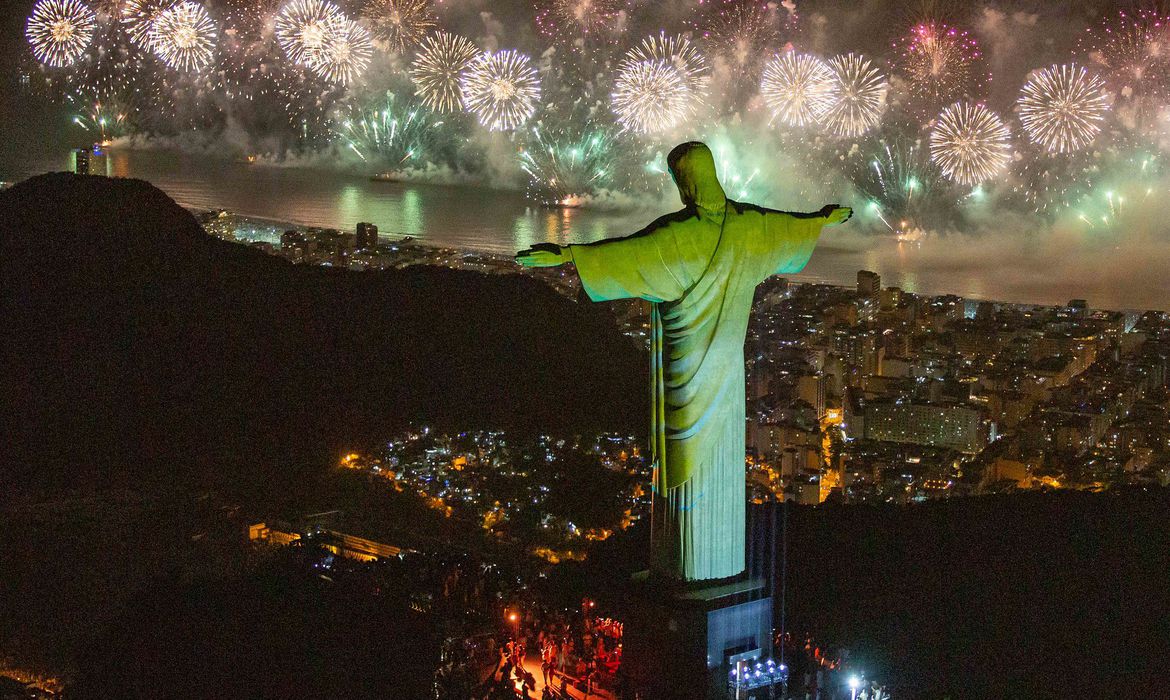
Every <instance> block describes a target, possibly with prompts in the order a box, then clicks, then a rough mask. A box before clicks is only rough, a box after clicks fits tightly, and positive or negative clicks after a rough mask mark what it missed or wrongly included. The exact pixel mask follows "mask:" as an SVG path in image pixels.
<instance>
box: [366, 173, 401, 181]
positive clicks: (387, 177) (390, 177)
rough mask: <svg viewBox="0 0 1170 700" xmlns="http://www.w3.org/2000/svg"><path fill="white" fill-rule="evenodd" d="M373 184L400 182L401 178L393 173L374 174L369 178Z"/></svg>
mask: <svg viewBox="0 0 1170 700" xmlns="http://www.w3.org/2000/svg"><path fill="white" fill-rule="evenodd" d="M370 180H371V181H373V182H402V177H401V176H400V175H399V174H398V173H395V172H385V173H374V174H373V175H371V176H370Z"/></svg>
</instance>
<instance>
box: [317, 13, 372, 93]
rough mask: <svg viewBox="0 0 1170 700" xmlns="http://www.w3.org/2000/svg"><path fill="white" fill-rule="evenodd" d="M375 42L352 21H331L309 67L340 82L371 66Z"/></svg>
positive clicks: (325, 76)
mask: <svg viewBox="0 0 1170 700" xmlns="http://www.w3.org/2000/svg"><path fill="white" fill-rule="evenodd" d="M373 55H374V44H373V42H372V41H371V40H370V33H369V32H367V31H366V30H365V29H364V28H362V26H361V25H359V24H358V23H357V22H354V21H353V20H349V19H344V20H340V21H332V22H330V23H329V24H328V25H327V28H326V32H325V41H324V42H323V43H322V44H321V49H320V50H319V51H318V52H316V53H315V54H314V55H313V57H312V58H311V60H310V63H309V69H310V70H312V71H313V72H314V73H316V74H317V75H319V76H321V77H322V78H325V79H326V80H329V81H331V82H334V83H338V84H340V85H348V84H350V83H352V82H353V81H354V80H356V79H357V77H358V76H360V75H361V74H362V73H364V72H365V70H366V68H367V67H368V66H369V65H370V58H371V57H372V56H373Z"/></svg>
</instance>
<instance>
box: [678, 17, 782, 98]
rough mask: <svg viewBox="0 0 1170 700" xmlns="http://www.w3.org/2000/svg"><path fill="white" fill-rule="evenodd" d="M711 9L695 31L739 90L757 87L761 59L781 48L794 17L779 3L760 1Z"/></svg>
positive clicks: (695, 25) (699, 20) (695, 27)
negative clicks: (740, 87) (788, 26)
mask: <svg viewBox="0 0 1170 700" xmlns="http://www.w3.org/2000/svg"><path fill="white" fill-rule="evenodd" d="M707 7H708V10H707V12H705V13H704V14H703V15H701V16H700V17H699V18H698V19H697V20H696V21H695V22H694V23H692V26H693V28H694V29H695V30H696V31H697V32H699V34H700V36H701V37H702V38H703V39H704V40H705V41H706V43H707V45H708V46H709V47H710V51H711V55H712V56H713V57H714V58H715V59H716V61H718V62H719V63H720V64H722V65H724V66H726V67H727V68H728V69H729V79H730V80H731V81H732V82H733V83H735V85H736V86H742V85H745V84H748V85H754V84H757V83H758V80H759V77H760V57H761V56H766V55H768V54H769V53H771V52H773V51H775V50H777V49H779V48H781V39H782V33H781V29H782V27H783V26H784V24H785V23H786V22H788V21H790V20H791V19H792V18H793V15H791V14H789V13H788V11H787V10H786V9H785V8H784V7H783V6H781V5H780V4H779V3H770V2H762V1H760V0H715V1H714V2H711V3H709V4H708V5H707Z"/></svg>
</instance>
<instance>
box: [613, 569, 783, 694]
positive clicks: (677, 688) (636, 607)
mask: <svg viewBox="0 0 1170 700" xmlns="http://www.w3.org/2000/svg"><path fill="white" fill-rule="evenodd" d="M631 588H632V591H631V593H632V595H631V596H630V597H629V598H628V599H627V603H628V609H627V610H625V611H624V618H625V619H624V622H625V628H624V632H623V640H622V647H623V649H622V668H623V671H624V676H625V678H624V683H623V685H624V692H623V694H622V697H623V698H626V699H629V700H632V699H633V698H646V699H650V698H654V699H655V700H658V699H663V700H665V699H667V698H708V699H718V700H722V699H723V698H733V697H736V696H735V695H734V693H733V691H730V690H729V686H728V679H729V678H730V674H731V672H732V670H733V669H734V668H736V664H737V662H740V661H749V660H755V659H760V660H763V659H765V658H768V657H770V656H771V654H772V597H771V596H770V595H765V594H766V593H768V591H767V590H766V586H765V584H764V581H763V580H761V579H747V578H734V579H730V580H717V581H712V582H696V583H692V584H683V583H678V582H662V581H655V580H653V579H651V578H649V577H648V576H646V575H645V574H641V575H638V576H635V580H634V582H633V585H632V587H631ZM753 665H754V661H753ZM739 697H740V698H748V697H751V696H750V695H748V694H741V695H740V696H739ZM759 697H768V696H767V695H766V694H765V695H759Z"/></svg>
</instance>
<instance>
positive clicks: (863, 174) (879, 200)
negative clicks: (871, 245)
mask: <svg viewBox="0 0 1170 700" xmlns="http://www.w3.org/2000/svg"><path fill="white" fill-rule="evenodd" d="M846 161H847V162H846V163H845V169H846V171H847V173H846V174H847V175H848V176H849V179H850V181H851V182H852V184H853V185H854V186H855V187H856V188H857V189H858V190H859V191H860V192H861V193H862V194H863V195H865V196H866V198H867V201H865V202H864V204H863V205H862V206H860V207H858V208H857V214H858V215H859V216H861V217H863V218H869V219H872V220H876V221H878V222H880V223H881V224H882V225H884V226H885V227H886V228H888V229H889V230H890V231H891V232H893V233H896V234H898V235H907V236H914V235H917V234H920V233H922V232H923V231H925V230H927V229H929V228H932V227H935V226H938V225H940V224H941V223H943V222H944V221H945V220H946V219H947V217H948V215H949V212H948V210H947V208H946V203H945V202H943V201H942V199H941V198H940V197H937V196H935V191H936V190H938V189H941V188H943V187H944V186H945V184H946V180H944V179H943V176H942V172H941V171H940V170H939V168H938V166H936V165H935V164H934V162H933V161H931V159H930V154H929V152H928V149H927V147H926V145H925V144H923V143H922V141H920V140H918V139H909V138H902V137H898V138H893V139H879V140H876V141H875V142H873V143H872V145H871V146H869V147H866V148H863V149H861V150H859V151H856V152H855V154H853V155H850V156H849V157H847V159H846Z"/></svg>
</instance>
